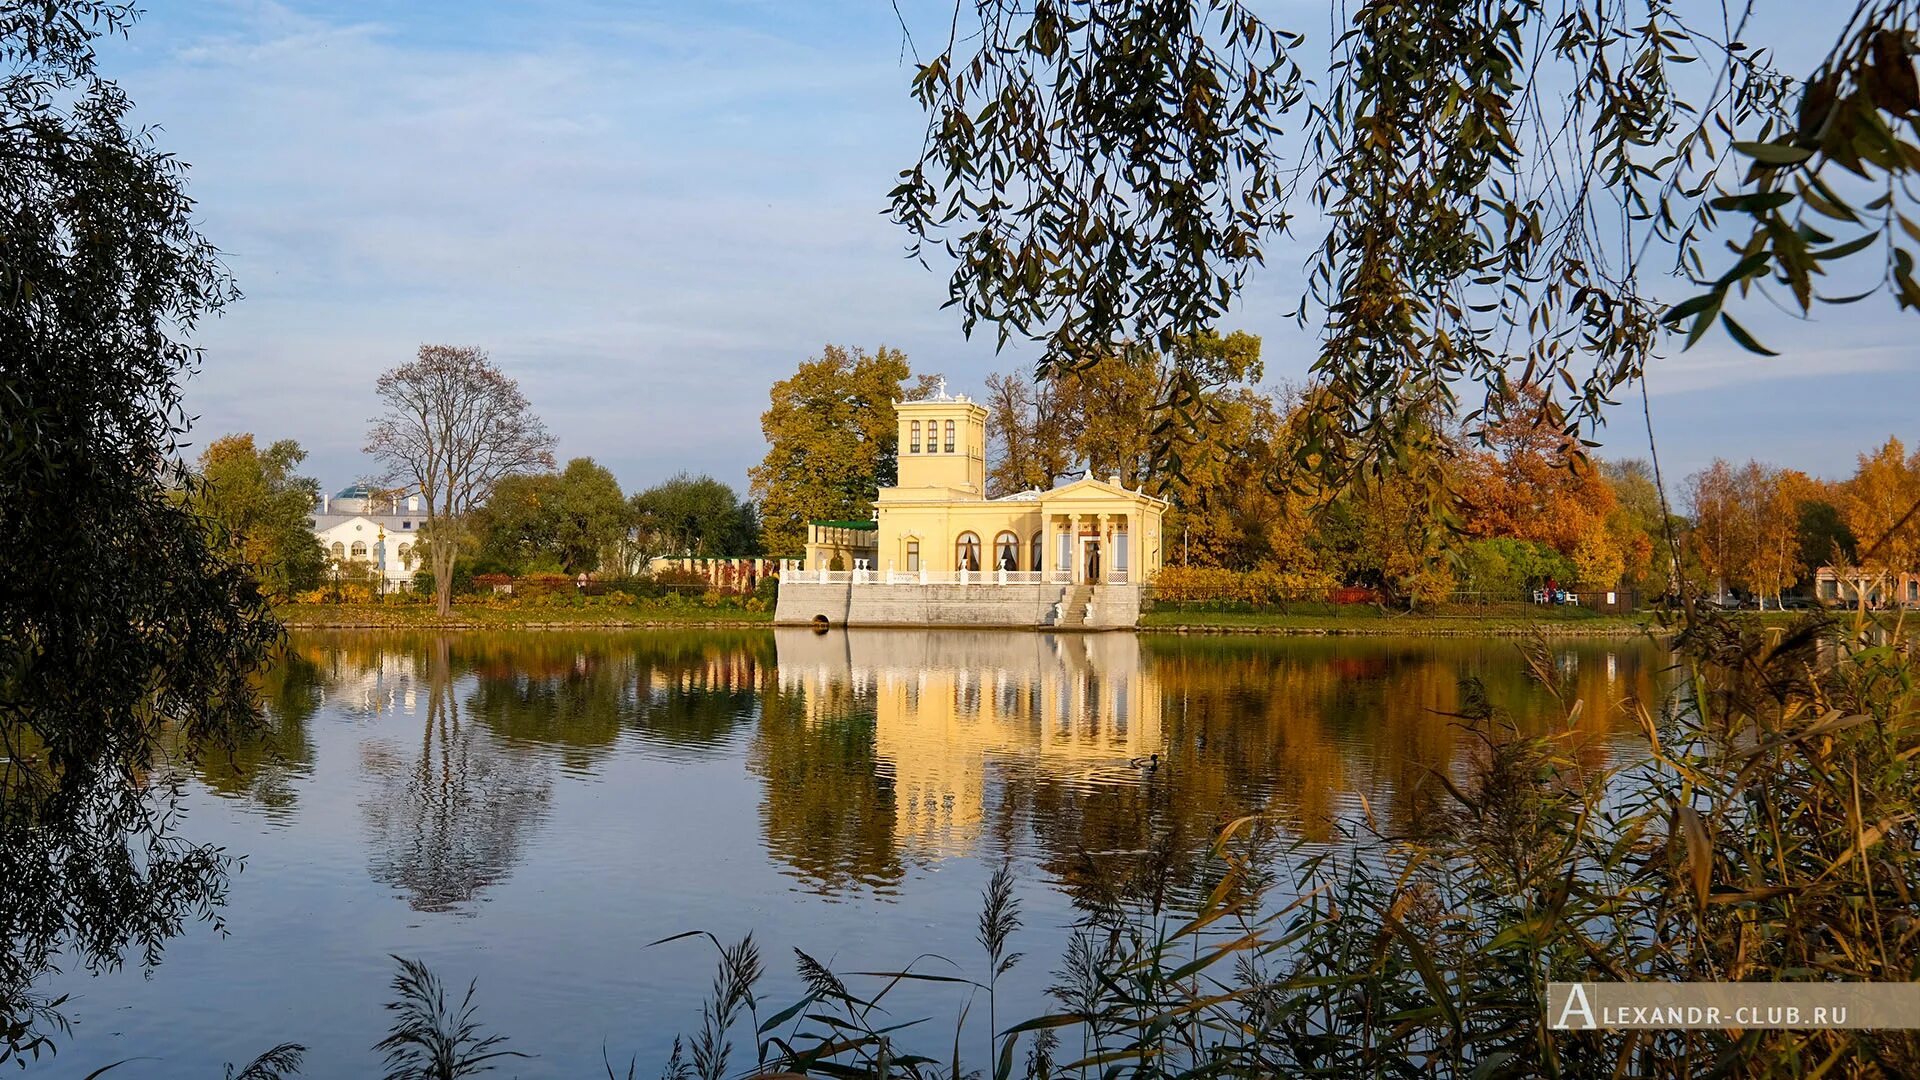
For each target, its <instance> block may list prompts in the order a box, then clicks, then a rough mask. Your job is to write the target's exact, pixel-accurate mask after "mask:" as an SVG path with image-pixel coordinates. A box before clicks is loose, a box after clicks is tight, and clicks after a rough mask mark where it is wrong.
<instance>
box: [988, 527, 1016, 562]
mask: <svg viewBox="0 0 1920 1080" xmlns="http://www.w3.org/2000/svg"><path fill="white" fill-rule="evenodd" d="M993 568H994V569H995V570H1018V569H1020V538H1019V537H1018V536H1015V535H1014V534H1012V533H1010V532H1003V533H1001V534H1000V535H999V536H996V537H994V538H993Z"/></svg>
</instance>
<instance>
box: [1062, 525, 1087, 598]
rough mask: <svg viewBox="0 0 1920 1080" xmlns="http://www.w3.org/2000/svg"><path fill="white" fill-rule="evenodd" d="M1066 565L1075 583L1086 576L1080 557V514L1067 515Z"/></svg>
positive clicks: (1078, 582)
mask: <svg viewBox="0 0 1920 1080" xmlns="http://www.w3.org/2000/svg"><path fill="white" fill-rule="evenodd" d="M1067 566H1068V567H1069V568H1070V569H1071V573H1072V575H1073V576H1072V578H1071V579H1070V580H1071V581H1072V582H1073V583H1074V584H1075V585H1078V584H1080V582H1081V581H1082V580H1083V579H1084V578H1085V577H1086V570H1087V568H1086V566H1085V565H1084V564H1083V563H1082V561H1081V558H1080V515H1079V514H1068V515H1067Z"/></svg>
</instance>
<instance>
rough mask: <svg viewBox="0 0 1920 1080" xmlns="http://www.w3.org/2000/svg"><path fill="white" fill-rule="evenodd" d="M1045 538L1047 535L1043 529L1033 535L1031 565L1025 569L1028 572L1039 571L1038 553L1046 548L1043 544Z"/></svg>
mask: <svg viewBox="0 0 1920 1080" xmlns="http://www.w3.org/2000/svg"><path fill="white" fill-rule="evenodd" d="M1046 538H1047V533H1046V530H1045V529H1042V530H1041V531H1039V532H1037V533H1034V534H1033V565H1031V566H1029V567H1027V569H1029V570H1038V569H1040V552H1041V550H1042V549H1043V548H1044V547H1045V546H1046V545H1045V543H1044V541H1045V540H1046Z"/></svg>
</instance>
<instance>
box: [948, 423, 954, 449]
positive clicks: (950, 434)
mask: <svg viewBox="0 0 1920 1080" xmlns="http://www.w3.org/2000/svg"><path fill="white" fill-rule="evenodd" d="M947 453H949V454H951V453H953V421H951V420H949V421H947Z"/></svg>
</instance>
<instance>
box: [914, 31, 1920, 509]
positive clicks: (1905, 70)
mask: <svg viewBox="0 0 1920 1080" xmlns="http://www.w3.org/2000/svg"><path fill="white" fill-rule="evenodd" d="M1913 7H1914V2H1912V0H1910V2H1900V3H1894V2H1888V0H1873V2H1869V3H1862V4H1860V5H1859V6H1858V7H1857V8H1855V9H1854V11H1853V16H1852V19H1851V21H1849V22H1844V23H1843V22H1842V18H1843V16H1844V15H1845V11H1844V10H1842V11H1840V12H1836V14H1835V16H1834V21H1833V31H1832V32H1833V33H1834V35H1835V37H1836V39H1837V40H1838V41H1840V43H1841V44H1840V46H1839V47H1838V48H1837V49H1836V50H1835V52H1834V54H1833V55H1832V56H1831V57H1830V58H1829V59H1828V60H1827V61H1826V62H1825V63H1823V65H1822V66H1821V68H1820V69H1819V70H1818V71H1817V72H1816V73H1815V76H1814V78H1813V79H1812V80H1810V82H1809V83H1808V84H1807V86H1806V88H1805V90H1804V92H1803V91H1802V90H1800V89H1798V88H1796V86H1795V85H1794V83H1793V82H1792V80H1791V79H1789V78H1788V77H1787V76H1785V75H1783V74H1781V73H1780V72H1778V71H1776V70H1775V69H1774V67H1773V63H1772V58H1771V52H1770V50H1768V49H1767V48H1764V47H1757V46H1755V45H1753V44H1750V43H1748V42H1746V41H1744V40H1743V35H1744V34H1745V32H1746V27H1747V22H1748V17H1749V15H1750V14H1751V9H1750V8H1748V7H1734V8H1731V9H1728V8H1723V7H1721V6H1719V5H1708V4H1699V5H1697V6H1694V7H1691V8H1689V9H1687V10H1682V9H1681V8H1679V7H1677V6H1676V5H1673V4H1669V3H1665V2H1662V0H1636V2H1628V3H1619V4H1615V3H1606V4H1590V3H1575V2H1571V0H1563V2H1558V3H1550V2H1545V0H1493V2H1486V0H1478V2H1468V0H1415V2H1411V3H1409V2H1402V0H1369V2H1364V3H1358V4H1354V5H1351V6H1348V7H1343V8H1341V9H1339V12H1338V17H1339V19H1340V20H1341V22H1339V23H1338V24H1337V25H1336V27H1335V34H1336V37H1335V39H1334V40H1333V42H1332V64H1331V68H1330V71H1329V73H1328V78H1326V80H1325V81H1324V84H1323V85H1314V83H1317V82H1318V80H1314V81H1313V82H1310V81H1309V80H1308V79H1307V78H1306V76H1305V75H1303V73H1302V70H1301V68H1300V67H1299V65H1298V64H1297V62H1296V60H1295V54H1296V53H1297V52H1298V50H1299V48H1300V47H1301V45H1302V43H1303V42H1304V41H1305V38H1304V36H1303V35H1301V34H1299V33H1296V32H1294V31H1293V30H1290V29H1284V28H1280V27H1275V26H1271V25H1269V24H1268V23H1266V22H1264V21H1263V20H1262V19H1261V18H1260V17H1259V16H1257V15H1255V14H1254V13H1252V12H1251V11H1249V10H1248V9H1246V8H1245V7H1243V6H1241V5H1239V4H1235V3H1231V2H1228V0H1162V2H1155V3H1146V4H1138V3H1126V2H1122V0H1041V2H1038V3H1033V4H1030V5H1028V4H1015V3H1011V2H1005V0H971V2H966V0H963V2H961V3H959V4H958V5H957V6H956V9H955V12H954V23H953V30H952V32H951V36H950V37H949V39H948V41H947V44H946V47H945V48H944V50H943V51H941V52H940V53H939V54H938V55H936V56H933V57H932V58H931V59H929V60H927V61H926V62H924V63H923V64H921V65H919V67H918V68H917V70H916V74H915V78H914V84H913V93H914V96H915V98H916V100H917V101H919V103H920V104H921V105H922V106H923V107H924V108H925V109H926V111H927V115H928V124H927V131H926V142H925V146H924V149H923V152H922V154H921V155H920V158H919V160H918V161H917V162H915V163H914V164H913V165H912V166H911V167H909V168H908V169H906V170H905V171H903V172H902V174H901V177H900V183H899V186H897V187H896V188H895V189H894V191H893V193H892V206H893V213H894V217H895V218H896V220H898V221H899V222H900V223H901V224H902V225H904V226H905V227H906V228H907V229H908V230H909V232H910V233H911V234H912V237H913V244H914V246H913V250H914V252H915V253H916V254H918V255H921V256H923V257H924V256H925V255H926V254H927V248H928V245H930V244H938V245H939V246H940V247H942V248H943V249H944V250H945V252H946V253H947V254H948V255H949V256H951V258H952V260H953V263H952V265H953V270H952V274H951V277H950V280H949V296H950V303H951V305H952V306H956V307H958V308H959V309H960V310H961V313H962V319H963V325H964V326H965V327H966V328H967V329H968V330H969V331H970V332H971V331H972V330H974V329H975V328H976V327H977V326H978V325H979V324H980V323H982V322H986V323H991V324H993V325H994V327H995V329H996V332H997V334H998V336H999V340H1000V341H1001V343H1002V344H1004V343H1006V342H1007V341H1009V340H1011V339H1013V338H1014V337H1023V338H1027V339H1030V340H1032V341H1035V342H1037V343H1039V344H1041V345H1042V346H1043V351H1042V356H1041V359H1040V364H1039V366H1040V373H1041V374H1043V375H1045V374H1050V373H1053V372H1055V371H1057V370H1060V369H1061V368H1063V367H1072V366H1078V365H1081V364H1085V363H1090V362H1098V361H1099V360H1100V358H1103V357H1109V356H1114V355H1119V354H1120V353H1121V352H1122V351H1123V350H1124V349H1125V348H1126V347H1127V346H1128V345H1129V344H1130V343H1136V342H1152V343H1155V344H1158V345H1159V346H1160V347H1162V348H1164V347H1165V343H1167V342H1169V341H1171V340H1173V339H1175V338H1177V337H1179V336H1180V335H1183V334H1189V333H1195V332H1200V331H1204V330H1207V329H1209V328H1211V327H1213V326H1214V324H1215V323H1217V322H1218V320H1219V318H1220V316H1221V314H1222V313H1223V312H1224V311H1225V310H1226V309H1227V307H1228V306H1229V305H1230V304H1231V303H1233V302H1234V301H1235V298H1236V295H1237V293H1238V291H1239V290H1240V289H1241V287H1242V286H1243V285H1244V284H1245V282H1246V276H1247V274H1248V272H1249V271H1250V269H1251V268H1252V266H1254V265H1256V264H1259V263H1261V262H1263V261H1264V259H1265V255H1266V253H1267V252H1269V251H1270V250H1272V248H1273V245H1274V244H1275V242H1276V240H1277V239H1278V238H1280V237H1281V236H1282V235H1283V234H1284V233H1286V232H1288V231H1290V230H1291V231H1296V232H1302V231H1305V230H1306V229H1307V228H1308V226H1309V225H1311V226H1312V227H1313V228H1314V230H1315V236H1314V239H1315V240H1316V243H1314V244H1313V246H1312V248H1311V250H1312V252H1313V254H1312V255H1311V256H1310V258H1309V260H1308V265H1307V268H1306V269H1307V272H1308V273H1307V288H1306V290H1305V295H1304V296H1303V298H1302V302H1301V305H1300V307H1299V308H1298V312H1297V313H1298V315H1299V317H1300V318H1301V319H1302V320H1303V321H1304V322H1305V323H1307V324H1308V325H1313V326H1317V327H1318V328H1319V330H1320V346H1319V354H1318V356H1317V357H1316V359H1315V362H1314V365H1313V374H1314V377H1315V381H1316V384H1317V386H1318V389H1317V391H1316V393H1317V394H1318V395H1319V397H1318V401H1319V404H1320V405H1321V408H1320V409H1319V410H1317V414H1316V420H1315V422H1314V424H1312V425H1311V430H1310V431H1309V432H1308V436H1309V437H1308V438H1307V439H1306V441H1305V443H1304V445H1303V446H1302V447H1301V448H1300V450H1299V453H1298V458H1299V460H1300V461H1301V462H1302V463H1307V462H1311V463H1312V467H1313V469H1314V470H1316V471H1318V472H1320V473H1321V474H1322V476H1323V477H1330V478H1332V479H1336V480H1338V481H1339V482H1341V483H1347V482H1351V481H1353V480H1356V479H1359V478H1361V477H1362V476H1364V475H1378V474H1381V473H1384V472H1389V471H1401V470H1410V471H1412V472H1414V473H1425V474H1428V475H1437V470H1436V469H1433V468H1431V467H1430V466H1429V465H1427V464H1425V463H1426V462H1428V461H1429V459H1431V458H1432V457H1433V456H1434V455H1436V454H1441V453H1444V450H1443V449H1442V443H1441V441H1440V440H1438V439H1437V438H1436V437H1435V435H1436V432H1437V431H1439V430H1441V429H1444V428H1447V427H1452V426H1455V425H1457V426H1460V427H1462V428H1464V429H1465V430H1466V431H1467V432H1468V433H1469V434H1477V433H1479V432H1482V431H1484V430H1485V429H1486V428H1487V427H1488V426H1489V425H1491V424H1497V423H1500V422H1501V421H1502V420H1503V419H1505V418H1506V415H1507V413H1508V411H1509V410H1510V409H1511V408H1512V407H1513V403H1514V402H1517V401H1519V400H1522V398H1523V397H1524V395H1520V394H1518V393H1517V392H1516V388H1517V387H1520V386H1528V387H1535V388H1542V389H1544V390H1545V391H1546V392H1547V393H1548V394H1549V395H1550V396H1551V402H1550V403H1551V405H1552V408H1551V409H1549V410H1546V411H1545V412H1544V413H1543V415H1546V416H1549V417H1551V418H1553V420H1554V422H1555V423H1558V424H1560V425H1561V426H1562V427H1563V428H1564V430H1565V432H1566V434H1567V435H1568V436H1569V437H1576V436H1577V435H1578V434H1579V433H1580V431H1581V429H1583V428H1590V427H1592V426H1594V425H1597V424H1598V423H1600V422H1601V420H1602V419H1603V417H1604V413H1605V410H1606V408H1607V407H1608V406H1609V405H1610V404H1612V403H1613V401H1614V399H1615V396H1616V395H1617V394H1618V392H1619V391H1620V390H1621V389H1622V388H1623V387H1624V386H1626V385H1628V384H1630V383H1631V382H1632V381H1633V380H1635V379H1636V378H1638V377H1639V376H1640V374H1641V373H1642V372H1643V371H1644V370H1645V368H1646V365H1647V362H1648V361H1649V359H1650V358H1651V357H1652V355H1653V353H1654V350H1655V348H1656V347H1657V346H1658V344H1659V343H1660V342H1661V341H1662V340H1664V338H1663V334H1662V324H1663V323H1665V324H1666V325H1668V326H1671V327H1673V328H1674V329H1677V330H1680V331H1682V332H1684V333H1685V334H1686V335H1687V337H1686V340H1687V341H1688V342H1692V341H1697V340H1698V339H1699V338H1700V337H1701V336H1703V335H1704V334H1705V333H1706V332H1707V331H1708V330H1710V329H1711V328H1712V327H1713V326H1714V325H1716V324H1718V325H1719V326H1720V327H1722V329H1723V330H1724V332H1725V333H1727V334H1728V335H1729V336H1730V337H1732V339H1733V340H1734V341H1735V342H1736V343H1738V344H1740V345H1742V346H1743V347H1747V348H1751V349H1754V350H1755V351H1759V352H1764V351H1766V349H1765V346H1764V345H1763V344H1762V343H1760V342H1759V341H1758V340H1757V339H1756V338H1755V337H1754V336H1753V335H1752V334H1750V333H1749V332H1748V331H1747V330H1746V329H1745V328H1744V326H1743V325H1742V324H1741V322H1740V321H1738V320H1737V319H1735V318H1732V317H1730V316H1728V315H1727V314H1726V312H1725V310H1724V309H1725V308H1727V307H1728V305H1729V304H1730V303H1738V302H1742V301H1743V300H1745V299H1746V298H1747V297H1748V294H1749V293H1750V292H1751V291H1752V289H1753V287H1754V286H1756V285H1759V284H1764V283H1767V282H1772V283H1776V284H1778V285H1780V286H1783V287H1784V288H1785V289H1786V290H1787V291H1789V292H1790V293H1791V295H1792V297H1793V301H1794V303H1796V304H1797V305H1798V306H1799V307H1800V308H1801V309H1802V310H1806V309H1809V308H1810V306H1811V305H1812V304H1814V303H1815V302H1826V301H1831V302H1844V301H1853V300H1858V299H1860V298H1861V295H1860V294H1859V291H1858V290H1853V291H1852V293H1853V294H1851V295H1850V294H1848V293H1846V292H1841V291H1823V290H1821V289H1817V288H1816V287H1815V285H1816V281H1817V279H1818V277H1819V276H1820V274H1821V273H1822V272H1823V268H1824V264H1826V263H1832V262H1837V261H1840V260H1844V259H1849V258H1856V259H1864V258H1867V257H1868V256H1869V254H1870V253H1871V252H1875V251H1883V250H1884V251H1885V260H1884V273H1883V275H1882V276H1883V280H1882V283H1881V286H1882V287H1883V288H1887V289H1890V290H1891V291H1893V292H1895V294H1896V296H1897V297H1899V298H1900V300H1901V302H1902V303H1903V304H1905V303H1912V304H1920V281H1916V279H1915V277H1914V274H1913V270H1912V263H1913V259H1912V256H1911V252H1910V251H1909V250H1908V247H1909V246H1910V243H1911V242H1914V241H1913V238H1914V237H1920V227H1915V226H1914V225H1913V223H1912V220H1913V215H1902V214H1901V213H1900V212H1899V211H1900V208H1901V207H1902V206H1904V204H1905V201H1906V199H1907V195H1906V193H1905V192H1904V190H1901V191H1898V192H1895V191H1893V190H1891V189H1889V190H1888V191H1887V192H1885V193H1883V194H1881V195H1880V196H1879V197H1878V198H1877V199H1872V200H1869V199H1864V198H1859V197H1856V196H1857V194H1858V193H1857V192H1854V191H1852V189H1851V188H1849V189H1848V190H1846V191H1841V190H1837V189H1836V185H1834V184H1832V183H1829V182H1828V179H1827V178H1826V173H1828V172H1830V171H1832V170H1830V169H1828V166H1829V165H1838V166H1839V167H1840V168H1841V169H1842V170H1846V171H1849V172H1851V173H1852V174H1854V178H1855V179H1856V180H1857V179H1859V178H1862V177H1868V178H1871V177H1876V176H1878V177H1881V178H1882V179H1885V178H1888V177H1891V176H1893V175H1895V174H1896V173H1900V174H1903V173H1904V172H1905V171H1906V170H1907V169H1908V168H1910V167H1912V165H1913V164H1915V163H1920V150H1916V149H1915V148H1914V146H1913V145H1912V144H1911V143H1910V142H1908V141H1907V136H1908V134H1911V130H1912V123H1913V116H1914V110H1915V109H1916V108H1920V94H1916V93H1915V91H1914V89H1913V87H1914V86H1915V81H1914V78H1913V74H1912V66H1911V63H1910V58H1909V54H1910V52H1911V49H1912V38H1911V36H1910V35H1909V34H1907V33H1906V30H1907V28H1910V27H1911V26H1913V25H1914V23H1915V19H1914V11H1913ZM1796 102H1798V103H1799V104H1798V109H1797V112H1796ZM1896 120H1897V121H1898V123H1897V124H1896V123H1894V121H1896ZM1896 132H1898V133H1896ZM1876 170H1877V171H1876ZM1842 186H1844V185H1842ZM1303 199H1304V200H1305V201H1304V202H1303V201H1302V200H1303ZM1808 215H1813V216H1817V217H1818V218H1819V219H1820V220H1822V221H1823V222H1825V223H1826V224H1824V225H1822V226H1820V227H1814V226H1811V225H1809V224H1808V223H1807V222H1806V220H1804V218H1806V217H1807V216H1808ZM1747 220H1750V221H1751V222H1752V235H1751V236H1750V237H1749V238H1748V239H1747V240H1746V241H1745V242H1744V243H1739V242H1736V243H1734V244H1733V245H1732V247H1733V249H1734V255H1733V259H1732V262H1731V269H1721V268H1715V269H1709V267H1710V266H1711V265H1712V264H1714V263H1716V262H1718V261H1719V259H1718V256H1717V255H1716V251H1717V249H1718V246H1719V245H1720V244H1721V243H1722V242H1724V241H1725V240H1726V238H1727V236H1728V230H1729V228H1730V227H1731V225H1732V223H1734V222H1737V221H1747ZM1836 223H1838V224H1848V225H1855V226H1857V227H1856V228H1854V229H1850V230H1846V231H1845V233H1844V234H1843V235H1838V236H1835V235H1830V233H1832V232H1833V230H1834V229H1835V228H1837V227H1838V225H1837V224H1836ZM1896 227H1897V228H1898V230H1899V231H1898V232H1896V231H1895V229H1896ZM1865 233H1871V234H1872V235H1873V236H1876V237H1884V242H1881V241H1876V240H1871V239H1869V240H1867V241H1866V242H1862V241H1861V240H1860V236H1861V235H1863V234H1865ZM1902 237H1905V238H1906V239H1902ZM1903 245H1907V246H1903ZM1667 259H1671V260H1672V261H1671V265H1670V267H1669V266H1667V265H1666V264H1665V260H1667ZM1659 269H1677V271H1678V272H1679V273H1680V275H1681V276H1682V277H1683V278H1684V279H1689V280H1692V281H1694V282H1696V283H1697V284H1699V285H1700V286H1703V287H1704V290H1703V291H1698V292H1696V293H1695V294H1694V295H1692V296H1690V297H1688V296H1685V295H1683V296H1681V297H1669V296H1662V295H1656V294H1652V293H1650V292H1649V291H1647V290H1648V289H1649V288H1650V287H1651V283H1653V282H1655V281H1657V280H1658V277H1657V273H1656V271H1657V270H1659ZM1869 291H1872V290H1869ZM1675 299H1680V300H1681V301H1682V302H1681V303H1678V304H1674V303H1673V301H1674V300H1675Z"/></svg>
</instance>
